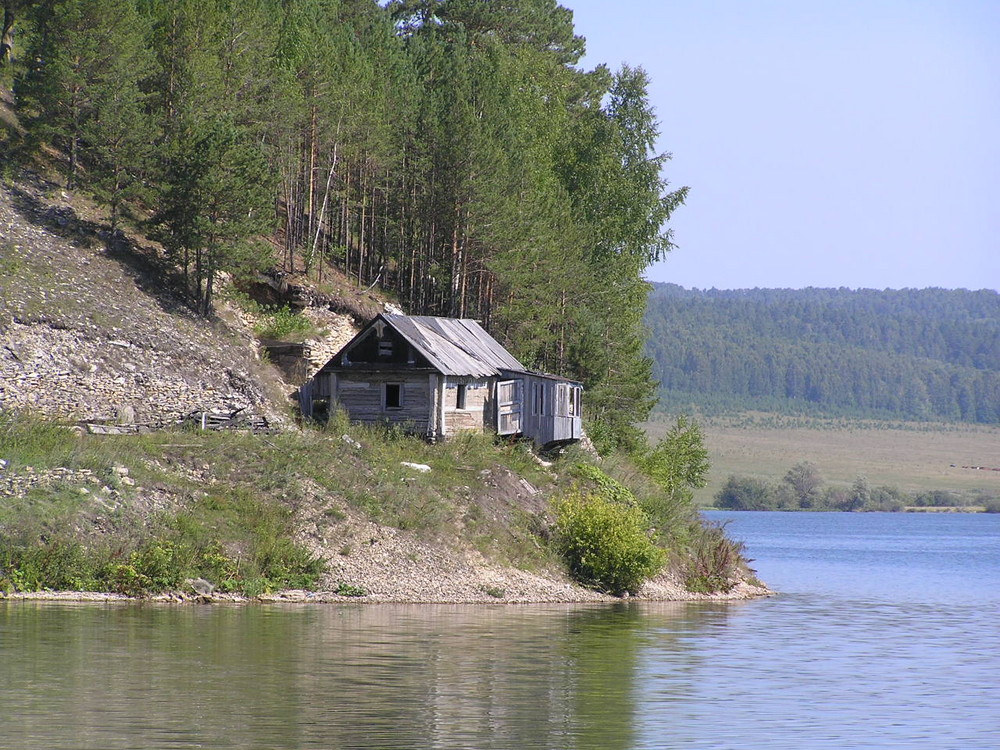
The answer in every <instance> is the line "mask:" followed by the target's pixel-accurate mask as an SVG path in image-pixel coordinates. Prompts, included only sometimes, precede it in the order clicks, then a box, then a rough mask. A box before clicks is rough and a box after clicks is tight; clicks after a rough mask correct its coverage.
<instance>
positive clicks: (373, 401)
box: [314, 370, 436, 434]
mask: <svg viewBox="0 0 1000 750" xmlns="http://www.w3.org/2000/svg"><path fill="white" fill-rule="evenodd" d="M330 380H333V381H334V385H333V386H332V388H331V393H330V396H331V401H334V402H336V403H337V404H339V405H340V406H341V407H342V408H343V409H345V410H346V411H347V413H348V414H349V415H350V417H351V419H352V420H354V421H357V422H364V423H366V424H379V423H382V422H387V423H390V424H398V425H401V426H404V427H406V428H407V429H408V430H410V431H412V432H414V433H417V434H433V433H434V427H435V425H434V421H435V420H434V418H433V413H434V410H433V406H434V402H435V400H436V399H435V398H434V395H433V393H432V390H431V386H430V377H429V373H427V372H407V371H405V370H402V371H396V372H364V371H352V372H340V373H336V374H334V375H332V377H331V378H330ZM387 386H392V387H398V388H399V405H398V406H395V405H392V404H387V403H386V394H387ZM314 398H315V396H314Z"/></svg>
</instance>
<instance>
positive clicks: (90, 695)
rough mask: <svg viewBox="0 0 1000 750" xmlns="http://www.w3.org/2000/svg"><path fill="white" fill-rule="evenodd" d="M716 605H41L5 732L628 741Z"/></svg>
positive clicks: (541, 744)
mask: <svg viewBox="0 0 1000 750" xmlns="http://www.w3.org/2000/svg"><path fill="white" fill-rule="evenodd" d="M725 612H726V609H725V607H724V605H723V607H722V608H718V607H715V608H713V607H711V606H710V607H707V608H706V607H703V606H697V605H684V604H673V605H669V604H649V603H623V604H620V605H613V606H515V607H511V606H497V607H482V606H479V607H468V606H444V605H440V606H427V605H425V606H397V605H385V606H379V605H362V606H343V607H340V606H323V607H287V608H283V607H248V608H223V607H180V608H170V607H122V608H95V607H90V608H86V607H84V608H75V609H73V608H62V609H59V608H52V607H49V608H48V609H47V610H46V609H44V608H42V609H41V610H40V611H38V612H36V613H35V615H31V616H30V617H27V619H25V617H19V618H18V620H19V622H20V624H21V626H23V627H22V630H23V632H21V633H20V636H19V642H20V641H23V642H21V645H20V646H18V648H19V649H20V650H21V653H20V656H19V661H17V660H15V661H10V660H5V672H7V673H8V677H9V678H10V679H9V681H8V685H7V686H6V687H3V688H0V702H2V701H3V700H5V699H7V698H8V691H18V692H19V694H20V698H19V699H18V700H19V701H20V703H19V704H17V705H18V706H19V707H20V708H21V709H25V711H23V712H22V715H21V716H20V721H21V724H16V723H15V724H14V725H13V726H14V727H15V730H16V731H17V732H20V734H15V735H14V736H23V737H24V738H26V739H31V738H33V739H35V740H40V741H37V742H35V743H34V744H35V746H48V747H60V746H71V745H72V746H77V747H105V748H109V750H110V749H112V748H116V747H132V746H157V745H164V744H170V745H179V746H185V745H186V746H195V745H199V744H200V745H203V746H210V747H275V748H313V747H316V748H319V747H322V748H357V747H382V748H413V747H476V748H492V747H498V748H499V747H502V748H511V747H517V748H573V749H575V750H583V749H584V748H602V750H615V749H616V748H632V747H637V746H640V745H642V744H643V742H642V741H641V739H642V738H641V737H640V736H639V735H640V734H641V733H642V732H643V731H648V727H646V728H645V729H644V721H643V720H644V716H643V712H644V711H646V710H647V709H648V708H649V707H650V701H651V700H652V701H655V702H656V704H657V705H656V708H657V715H658V716H660V717H661V718H662V716H663V714H664V712H666V713H669V710H668V708H669V707H668V706H664V705H661V704H662V703H666V704H669V703H671V702H676V705H677V706H678V709H677V710H682V706H683V699H684V697H685V696H686V695H689V694H690V693H691V691H692V685H693V684H694V681H695V680H696V679H697V674H696V673H697V670H698V664H699V660H700V659H701V658H702V657H701V655H700V650H699V649H697V648H693V647H692V646H691V644H690V638H689V636H693V635H697V633H698V632H703V631H704V629H705V628H711V627H712V626H714V625H717V624H719V623H722V622H724V620H725V617H726V615H725ZM8 614H9V613H8ZM22 615H25V616H26V615H28V610H27V609H24V610H22ZM9 619H10V618H9V617H8V618H7V619H5V620H3V623H5V624H7V623H8V620H9ZM28 620H31V621H32V622H35V623H36V624H35V625H33V626H30V627H29V625H28ZM39 623H43V624H39ZM5 645H10V642H8V644H5ZM0 649H2V647H0ZM4 655H5V656H8V654H6V653H4ZM18 664H20V665H21V666H20V667H18ZM29 665H30V667H31V668H32V669H34V670H36V671H37V670H41V671H42V673H46V674H48V675H49V677H48V678H47V679H37V678H28V676H27V674H28V669H29ZM651 670H653V671H651ZM665 670H666V671H668V672H669V674H664V671H665ZM654 672H655V674H654ZM652 683H655V685H656V690H657V691H658V692H657V694H656V695H650V690H649V687H650V684H652ZM26 695H33V696H35V698H33V699H32V700H27V699H26V698H25V696H26ZM8 705H10V704H8ZM46 715H51V716H58V717H60V718H59V721H58V722H53V721H51V720H49V721H47V720H46ZM10 726H11V725H9V724H8V725H7V727H8V728H9V727H10ZM671 739H675V738H671ZM29 744H31V743H29ZM26 746H27V745H26Z"/></svg>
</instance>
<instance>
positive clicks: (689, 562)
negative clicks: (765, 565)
mask: <svg viewBox="0 0 1000 750" xmlns="http://www.w3.org/2000/svg"><path fill="white" fill-rule="evenodd" d="M743 553H744V548H743V543H742V542H736V541H733V540H731V539H730V538H729V537H727V536H726V532H725V525H724V524H716V523H706V522H700V523H696V524H693V525H692V527H691V534H690V537H689V550H688V557H687V559H686V560H685V563H684V565H683V569H684V572H683V577H684V586H685V588H687V590H688V591H692V592H696V593H701V594H714V593H718V592H727V591H731V590H732V588H733V586H734V585H735V584H736V583H737V581H738V580H739V579H740V578H741V577H742V574H743V572H744V568H745V562H744V554H743Z"/></svg>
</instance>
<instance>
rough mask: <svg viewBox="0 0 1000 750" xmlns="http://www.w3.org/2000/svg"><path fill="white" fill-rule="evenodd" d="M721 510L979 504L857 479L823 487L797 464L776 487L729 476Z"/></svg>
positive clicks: (719, 500)
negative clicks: (848, 482) (904, 490)
mask: <svg viewBox="0 0 1000 750" xmlns="http://www.w3.org/2000/svg"><path fill="white" fill-rule="evenodd" d="M715 500H716V507H718V508H720V509H723V510H817V511H880V512H898V511H902V510H905V509H906V508H907V507H911V506H912V507H918V508H919V507H928V508H935V507H937V508H941V507H945V508H951V507H961V506H974V505H977V504H981V503H980V501H981V498H978V497H971V498H969V497H960V496H958V495H956V494H954V493H951V492H947V491H944V490H932V491H927V492H919V493H915V494H908V493H906V492H903V491H902V490H900V489H899V488H897V487H890V486H885V485H879V486H874V487H873V486H872V485H871V484H870V483H869V482H868V479H867V478H866V477H864V476H858V477H856V478H855V480H854V482H852V483H851V485H850V486H837V485H832V486H825V485H824V484H823V480H822V478H821V477H820V474H819V470H818V468H817V467H816V466H815V465H813V464H811V463H809V462H808V461H806V462H801V463H798V464H796V465H795V466H793V467H792V468H791V469H789V471H788V473H787V474H785V476H784V478H783V480H782V481H781V482H780V483H774V482H768V481H766V480H763V479H759V478H756V477H746V476H736V475H732V476H730V477H729V478H728V479H727V480H726V483H725V484H724V485H723V487H722V489H721V490H719V492H718V493H717V494H716V497H715Z"/></svg>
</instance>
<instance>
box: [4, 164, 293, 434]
mask: <svg viewBox="0 0 1000 750" xmlns="http://www.w3.org/2000/svg"><path fill="white" fill-rule="evenodd" d="M43 188H44V186H41V185H37V186H32V185H28V184H21V185H20V186H18V187H15V188H9V187H4V188H2V189H0V408H4V409H21V408H29V409H32V410H34V411H37V412H40V413H43V414H49V415H53V416H59V417H71V418H75V419H88V420H110V421H120V422H151V421H173V420H175V419H176V418H178V417H180V416H182V415H185V414H188V413H190V412H192V411H196V410H199V411H200V410H212V409H226V410H235V409H247V410H248V411H258V412H266V411H269V410H268V408H267V404H268V399H267V395H266V394H265V392H264V389H263V387H262V386H261V385H260V383H262V382H265V381H266V380H267V378H269V377H271V378H273V377H274V376H273V375H271V374H269V373H268V372H267V368H266V367H265V366H264V365H263V364H262V363H260V362H259V361H258V355H257V352H256V346H255V344H254V342H253V340H252V338H251V337H250V336H249V334H248V333H245V332H243V331H240V330H237V329H234V328H231V327H229V326H226V325H224V324H223V323H222V322H220V321H218V320H215V321H208V320H205V319H203V318H200V317H199V316H197V315H196V314H194V313H193V312H192V311H191V310H190V309H189V308H188V307H187V306H186V305H185V304H184V302H183V300H181V299H180V298H179V297H177V296H175V295H172V294H170V293H168V292H164V291H163V287H162V286H160V285H159V283H158V281H157V283H154V274H157V273H162V271H157V269H155V268H154V267H153V265H152V263H153V262H155V260H156V259H155V256H152V255H149V254H146V255H144V254H143V253H139V252H135V251H134V250H133V249H132V248H131V247H130V246H129V244H128V243H127V242H126V241H125V240H124V239H123V238H115V240H114V241H112V242H110V245H111V247H110V248H108V247H107V245H108V244H109V243H108V242H107V239H108V238H107V237H104V238H102V237H100V236H98V234H97V232H96V230H95V227H94V226H93V225H90V224H88V223H87V222H85V221H82V220H80V219H78V218H77V217H76V214H75V212H74V211H73V210H72V209H71V208H70V207H69V206H68V205H60V203H63V204H64V203H65V202H66V199H65V198H63V199H57V201H56V203H55V204H54V205H52V204H50V203H49V199H48V198H46V196H45V192H44V189H43ZM272 416H273V414H272Z"/></svg>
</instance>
